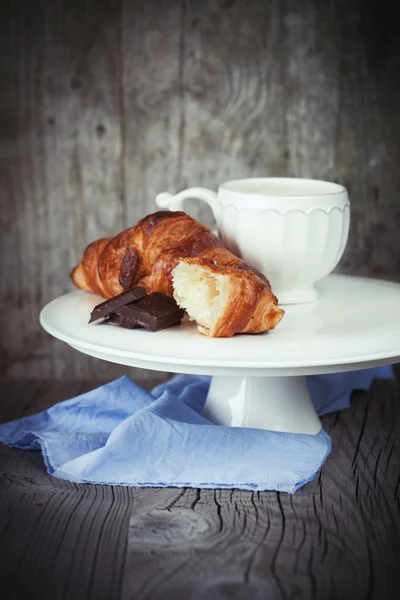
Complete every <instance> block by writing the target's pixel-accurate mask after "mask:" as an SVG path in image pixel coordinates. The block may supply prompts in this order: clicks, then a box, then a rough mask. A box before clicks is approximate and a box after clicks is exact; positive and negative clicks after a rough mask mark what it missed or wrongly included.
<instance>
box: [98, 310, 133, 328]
mask: <svg viewBox="0 0 400 600" xmlns="http://www.w3.org/2000/svg"><path fill="white" fill-rule="evenodd" d="M104 323H106V324H107V325H114V326H115V325H117V326H118V327H124V329H133V328H134V327H136V323H132V322H131V321H128V320H127V319H124V317H121V315H116V314H115V313H111V315H110V316H109V317H107V319H106V320H105V321H104Z"/></svg>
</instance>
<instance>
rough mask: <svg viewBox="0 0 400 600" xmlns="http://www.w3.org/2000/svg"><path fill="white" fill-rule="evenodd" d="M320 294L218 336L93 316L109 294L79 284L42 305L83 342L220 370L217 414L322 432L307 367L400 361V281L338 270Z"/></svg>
mask: <svg viewBox="0 0 400 600" xmlns="http://www.w3.org/2000/svg"><path fill="white" fill-rule="evenodd" d="M317 288H318V290H317V291H318V300H317V301H316V302H313V303H310V304H303V305H298V306H296V305H293V306H287V307H285V310H286V315H285V317H284V318H283V320H282V322H281V323H280V324H279V325H278V327H277V328H276V330H274V331H272V332H270V333H268V334H262V335H255V336H251V335H242V336H235V337H233V338H229V339H212V338H208V337H205V336H203V335H201V334H200V333H199V332H198V331H197V329H196V326H195V325H194V324H193V323H190V322H189V321H187V320H185V321H184V322H183V324H182V326H181V327H171V328H169V329H166V330H163V331H158V332H156V333H151V332H148V331H145V330H143V329H135V330H126V329H122V328H118V327H111V326H109V325H104V324H93V323H92V324H90V325H89V324H88V320H89V315H90V312H91V310H92V309H93V307H94V306H95V305H96V304H98V303H99V302H100V301H101V298H99V297H98V296H95V295H93V294H89V293H86V292H81V291H74V292H71V293H69V294H66V295H65V296H61V297H60V298H57V299H56V300H53V301H52V302H50V303H49V304H48V305H47V306H45V307H44V309H43V310H42V312H41V315H40V321H41V324H42V326H43V327H44V329H46V331H48V332H49V333H50V334H51V335H53V336H55V337H56V338H58V339H60V340H62V341H64V342H66V343H67V344H69V345H70V346H72V347H73V348H75V349H76V350H79V351H80V352H84V353H86V354H89V355H91V356H94V357H96V358H100V359H103V360H108V361H111V362H114V363H118V364H122V365H127V366H132V367H139V368H144V369H152V370H155V371H165V372H167V373H170V372H173V373H191V374H199V375H211V376H212V381H211V386H210V390H209V393H208V397H207V401H206V404H205V408H204V414H205V416H206V417H207V418H208V419H209V420H210V421H212V422H213V423H215V424H218V425H226V426H233V427H239V426H240V427H253V428H254V427H255V428H259V429H268V430H272V431H285V432H291V433H305V434H311V435H313V434H316V433H318V431H319V430H320V429H321V423H320V421H319V419H318V416H317V414H316V412H315V410H314V407H313V405H312V402H311V400H310V397H309V394H308V389H307V382H306V376H307V375H317V374H325V373H339V372H345V371H352V370H357V369H365V368H370V367H376V366H381V365H387V364H393V363H395V362H399V361H400V310H399V307H400V285H399V284H394V283H388V282H382V281H375V280H372V279H366V278H358V277H350V276H340V275H331V276H329V277H327V278H325V279H324V280H323V281H321V282H320V283H319V284H318V285H317Z"/></svg>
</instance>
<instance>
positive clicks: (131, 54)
mask: <svg viewBox="0 0 400 600" xmlns="http://www.w3.org/2000/svg"><path fill="white" fill-rule="evenodd" d="M183 4H184V2H168V0H148V1H147V2H130V0H123V2H122V19H121V27H122V29H121V39H122V48H121V52H122V60H123V73H122V89H121V94H122V96H121V98H122V125H123V157H122V161H123V162H122V168H123V186H124V187H123V190H124V198H125V206H126V215H127V222H128V224H130V225H132V224H133V223H135V222H136V221H137V220H138V219H139V218H140V217H143V216H144V215H145V214H146V213H148V212H154V210H157V207H156V205H155V203H154V199H155V196H156V195H157V194H158V193H159V192H160V191H163V190H168V189H170V188H171V189H174V188H175V187H176V178H177V174H178V170H179V164H180V160H181V153H182V150H181V148H180V141H179V139H180V132H181V127H182V101H181V96H182V87H181V86H182V82H181V69H182V67H181V65H182V60H183V57H182V48H181V46H182V30H181V24H182V5H183Z"/></svg>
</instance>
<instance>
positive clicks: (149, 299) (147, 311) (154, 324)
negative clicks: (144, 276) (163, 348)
mask: <svg viewBox="0 0 400 600" xmlns="http://www.w3.org/2000/svg"><path fill="white" fill-rule="evenodd" d="M116 312H117V314H118V315H119V316H121V317H123V318H124V319H126V320H127V321H130V322H131V323H134V324H135V325H138V326H139V327H144V328H145V329H149V330H150V331H159V330H160V329H165V328H166V327H170V326H171V325H175V324H177V323H180V322H181V320H182V318H183V315H184V312H183V310H181V309H180V308H179V307H178V305H177V303H176V302H175V300H174V299H173V298H169V296H166V295H165V294H161V293H160V292H153V293H152V294H149V295H148V296H145V297H144V298H140V300H138V301H137V302H133V303H132V304H128V305H126V306H121V307H120V308H118V309H117V311H116Z"/></svg>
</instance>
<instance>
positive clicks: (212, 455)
mask: <svg viewBox="0 0 400 600" xmlns="http://www.w3.org/2000/svg"><path fill="white" fill-rule="evenodd" d="M377 377H380V378H390V377H392V368H391V367H383V368H380V369H370V370H366V371H358V372H356V373H354V372H353V373H344V374H337V375H322V376H315V377H309V378H308V385H309V389H310V394H311V397H312V399H313V402H314V405H315V407H316V409H317V412H318V414H319V415H323V414H326V413H328V412H332V411H336V410H340V409H342V408H346V407H347V406H349V402H350V395H351V391H352V390H353V389H355V388H357V389H367V388H368V387H369V385H370V384H371V382H372V380H373V379H374V378H377ZM209 385H210V378H209V377H203V376H194V375H178V376H176V377H174V378H173V379H171V380H169V381H168V382H166V383H164V384H162V385H159V386H157V387H156V388H154V390H153V391H152V393H151V394H150V393H148V392H146V391H145V390H143V389H142V388H141V387H140V386H138V385H137V384H135V383H134V382H133V381H131V380H130V379H129V378H128V377H126V376H124V377H121V378H120V379H117V380H116V381H113V382H112V383H108V384H107V385H104V386H102V387H100V388H98V389H95V390H92V391H90V392H88V393H86V394H82V395H81V396H78V397H76V398H73V399H72V400H67V401H65V402H61V403H59V404H56V405H55V406H52V407H51V408H49V409H48V410H46V411H44V412H42V413H39V414H37V415H34V416H31V417H26V418H23V419H19V420H17V421H12V422H11V423H6V424H4V425H0V442H3V443H4V444H7V445H8V446H14V447H17V448H24V449H26V450H41V451H42V453H43V456H44V460H45V464H46V467H47V470H48V472H49V473H50V474H51V475H53V477H58V478H60V479H68V480H70V481H75V482H84V483H102V484H117V485H129V486H157V487H158V486H175V487H204V488H240V489H246V490H277V491H284V492H290V493H293V492H295V491H296V490H297V489H298V488H300V487H301V486H302V485H304V484H305V483H307V482H308V481H310V480H312V479H313V478H314V477H315V475H316V473H317V472H318V471H319V470H320V468H321V466H322V465H323V463H324V461H325V459H326V457H327V456H328V454H329V452H330V449H331V440H330V437H329V436H328V435H327V433H326V432H325V431H321V432H320V433H318V434H317V435H313V436H312V435H300V434H288V433H276V432H272V431H264V430H261V429H244V428H240V427H237V428H236V427H221V426H217V425H213V424H211V423H210V422H209V421H207V419H205V418H204V417H203V416H202V415H201V411H202V408H203V406H204V402H205V399H206V396H207V391H208V388H209Z"/></svg>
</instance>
